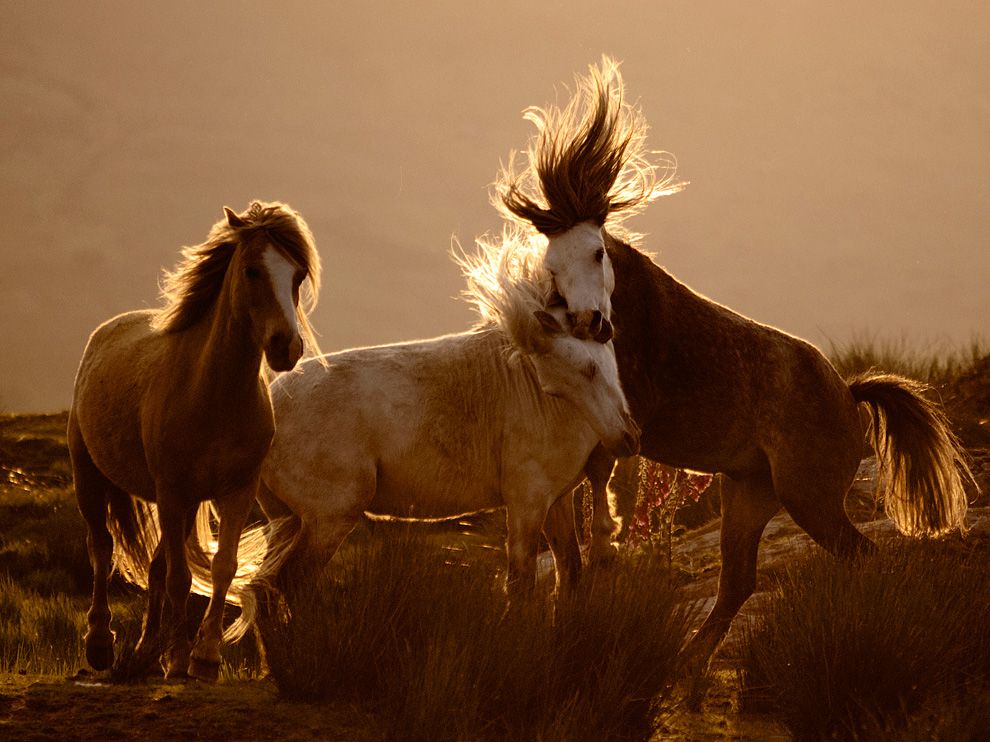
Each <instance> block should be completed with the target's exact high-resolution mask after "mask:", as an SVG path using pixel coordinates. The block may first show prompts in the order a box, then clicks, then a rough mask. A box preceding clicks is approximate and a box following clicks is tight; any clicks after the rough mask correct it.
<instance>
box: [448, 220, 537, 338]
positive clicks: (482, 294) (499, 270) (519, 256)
mask: <svg viewBox="0 0 990 742" xmlns="http://www.w3.org/2000/svg"><path fill="white" fill-rule="evenodd" d="M476 242H477V251H476V252H475V254H474V255H467V254H465V253H464V252H463V251H460V250H455V251H453V252H452V257H453V259H454V261H455V262H456V263H457V264H458V265H459V266H460V268H461V271H462V273H463V274H464V278H465V280H466V281H467V288H466V289H464V291H462V292H461V293H462V296H463V297H464V298H465V299H466V300H467V301H468V302H469V303H471V304H473V305H474V307H475V309H477V311H478V316H479V321H478V324H477V326H478V327H485V326H491V325H494V326H495V327H497V328H498V329H499V330H501V331H502V332H504V333H505V334H506V335H507V336H508V337H509V339H510V340H511V342H512V344H513V345H514V346H515V347H516V348H518V349H519V350H522V351H523V352H532V351H533V350H534V349H535V347H536V344H537V340H536V338H537V337H538V336H540V335H541V330H540V325H539V322H538V321H537V320H536V318H535V317H534V316H533V313H534V312H536V311H537V310H540V309H546V307H547V302H548V300H549V297H550V292H551V286H552V281H551V276H550V273H549V271H547V269H546V268H544V267H543V251H544V250H545V249H546V239H545V238H544V237H541V236H540V235H538V234H535V233H533V232H532V230H524V229H523V228H522V227H521V226H520V225H517V224H507V225H505V227H504V228H503V230H502V238H501V240H499V239H498V238H495V237H491V236H487V235H486V236H484V237H479V238H478V239H477V241H476Z"/></svg>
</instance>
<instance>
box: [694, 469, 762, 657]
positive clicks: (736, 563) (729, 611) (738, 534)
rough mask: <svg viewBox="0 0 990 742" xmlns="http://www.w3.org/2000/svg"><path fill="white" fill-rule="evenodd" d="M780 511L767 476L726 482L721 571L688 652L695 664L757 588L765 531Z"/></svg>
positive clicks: (712, 647)
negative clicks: (715, 591)
mask: <svg viewBox="0 0 990 742" xmlns="http://www.w3.org/2000/svg"><path fill="white" fill-rule="evenodd" d="M779 509H780V502H779V501H778V500H777V498H776V497H775V496H774V492H773V486H772V484H771V482H770V478H769V475H768V474H766V473H764V474H760V475H756V476H751V477H750V478H747V479H731V478H728V477H726V479H725V483H724V485H723V488H722V533H721V545H720V548H721V554H722V569H721V572H720V573H719V578H718V597H717V598H716V599H715V605H714V607H713V608H712V610H711V612H710V613H709V614H708V617H707V618H706V619H705V622H704V623H703V624H702V625H701V628H700V629H699V630H698V633H697V634H696V635H695V636H694V638H693V639H692V640H691V643H690V645H689V646H688V651H689V654H690V656H691V657H692V660H693V662H694V663H697V664H698V665H705V664H707V662H708V660H709V658H710V657H711V656H712V654H713V653H714V652H715V649H716V647H718V644H719V642H721V641H722V638H723V637H724V636H725V635H726V633H728V631H729V625H730V624H731V623H732V619H733V618H735V616H736V614H737V613H738V612H739V609H740V608H741V607H742V605H743V603H745V602H746V600H747V599H748V598H749V596H750V595H752V594H753V591H754V590H755V589H756V559H757V552H758V550H759V545H760V536H762V535H763V529H764V528H766V525H767V523H769V522H770V519H771V518H772V517H773V516H774V514H775V513H776V512H777V511H778V510H779Z"/></svg>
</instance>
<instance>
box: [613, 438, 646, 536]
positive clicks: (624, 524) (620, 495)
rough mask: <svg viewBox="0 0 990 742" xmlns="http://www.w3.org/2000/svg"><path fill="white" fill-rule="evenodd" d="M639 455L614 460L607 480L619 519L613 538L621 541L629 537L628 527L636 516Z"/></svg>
mask: <svg viewBox="0 0 990 742" xmlns="http://www.w3.org/2000/svg"><path fill="white" fill-rule="evenodd" d="M639 462H640V459H639V456H629V457H627V458H624V459H619V460H618V461H616V462H615V468H614V469H613V470H612V478H611V479H610V480H609V485H608V489H609V490H610V492H611V497H610V498H609V499H610V500H611V502H612V507H613V509H614V511H615V514H616V516H617V517H618V519H619V531H618V533H616V534H615V540H616V541H618V542H619V543H623V542H624V541H625V540H626V539H627V538H628V537H629V527H630V526H631V525H632V522H633V518H634V517H635V516H636V499H637V498H638V497H639Z"/></svg>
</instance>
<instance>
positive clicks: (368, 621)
mask: <svg viewBox="0 0 990 742" xmlns="http://www.w3.org/2000/svg"><path fill="white" fill-rule="evenodd" d="M341 556H343V557H344V558H343V559H342V560H341V562H342V564H341V565H339V566H338V567H337V568H336V569H335V571H334V573H333V574H332V575H331V578H330V580H326V581H324V582H322V583H320V585H319V587H317V588H314V587H313V586H312V585H311V586H310V589H308V590H305V589H304V590H297V593H298V594H300V596H301V597H300V598H298V599H295V600H293V606H292V610H291V615H289V616H285V615H282V616H280V617H273V616H271V615H269V616H267V617H266V619H265V621H264V622H263V624H262V626H261V630H262V634H263V637H264V642H265V645H266V648H267V652H268V662H269V666H270V669H271V673H272V675H273V677H274V679H275V682H276V683H277V685H278V688H279V690H280V692H281V693H282V694H283V695H285V696H288V697H291V698H304V699H309V700H335V701H341V700H343V701H349V702H358V703H362V704H367V705H368V706H369V707H370V708H371V709H373V710H375V711H376V712H377V713H378V716H379V717H380V718H382V719H383V720H385V724H386V725H387V727H388V728H387V734H388V736H389V737H390V738H395V739H403V740H417V739H422V740H426V739H429V740H444V739H465V738H466V739H487V738H490V739H506V738H509V739H545V740H552V739H561V740H563V739H586V738H594V739H647V738H649V736H650V733H651V731H652V730H653V727H654V720H655V718H656V707H657V703H658V702H659V700H662V699H663V698H664V694H665V692H666V688H667V686H668V685H669V684H670V682H671V680H672V679H673V673H674V672H676V670H677V668H678V652H679V649H680V647H681V645H682V643H683V641H684V638H685V636H686V634H687V630H688V625H689V622H690V620H691V619H692V618H693V615H691V614H690V613H689V611H687V610H686V609H684V608H680V607H678V606H677V605H676V604H675V601H674V596H673V593H672V591H671V590H670V589H669V587H668V582H667V573H666V571H664V570H663V569H661V568H660V567H659V566H658V565H657V564H656V563H655V562H653V561H650V560H648V559H643V558H640V559H632V558H627V559H624V560H622V561H621V562H620V564H618V565H617V567H616V568H615V569H614V570H599V571H596V572H595V574H594V575H593V576H589V577H588V578H587V579H585V580H584V581H583V582H582V584H581V586H580V587H579V589H578V590H577V591H576V592H575V594H573V595H570V596H567V597H566V598H563V599H561V600H560V601H558V602H557V605H556V607H554V605H553V603H552V601H550V600H549V599H548V598H547V597H546V596H540V595H534V596H533V598H532V600H530V601H525V602H524V604H522V605H515V606H513V607H512V608H511V609H508V610H507V609H506V605H505V597H504V594H503V591H502V588H501V583H502V575H501V574H500V569H499V566H498V565H499V564H500V560H497V559H493V558H492V557H485V556H484V555H482V556H481V557H479V558H475V559H469V558H467V557H466V556H465V552H464V551H462V550H456V549H455V550H451V549H442V548H439V547H438V546H437V545H436V544H433V543H429V542H425V541H423V540H422V539H416V538H414V537H412V536H410V535H408V534H406V535H404V536H400V537H398V538H395V537H393V538H391V539H384V540H380V541H377V542H374V543H371V544H367V545H364V546H363V547H362V548H361V549H360V550H353V549H352V550H351V551H350V552H349V553H348V554H346V555H341Z"/></svg>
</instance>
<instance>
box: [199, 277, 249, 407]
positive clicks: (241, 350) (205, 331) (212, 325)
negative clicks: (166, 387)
mask: <svg viewBox="0 0 990 742" xmlns="http://www.w3.org/2000/svg"><path fill="white" fill-rule="evenodd" d="M230 280H231V279H230V277H229V275H228V276H227V277H226V278H225V279H224V283H223V287H222V289H221V290H220V293H219V295H218V296H217V300H216V301H215V302H214V304H213V306H212V307H211V309H210V311H209V312H207V313H206V314H205V315H204V316H203V318H202V320H200V321H199V322H198V323H196V324H195V325H193V326H192V327H190V328H189V329H188V330H186V331H184V333H183V334H184V335H186V336H185V337H184V338H183V341H184V345H185V346H186V348H187V349H188V350H189V352H190V353H191V354H192V356H193V359H192V362H193V365H194V372H193V386H194V388H195V391H196V392H197V393H198V394H200V395H203V396H208V397H218V398H220V399H223V400H228V401H230V402H231V403H232V404H237V403H238V400H239V399H242V398H243V397H242V395H244V394H256V393H257V390H258V386H259V385H258V379H259V375H260V372H261V361H262V355H263V352H264V351H263V349H262V348H261V347H260V346H259V345H257V344H256V343H255V342H254V340H253V338H252V333H251V325H250V322H249V321H248V320H247V319H246V318H243V317H237V316H236V315H235V313H234V311H233V302H232V299H231V290H230V285H229V284H230Z"/></svg>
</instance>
